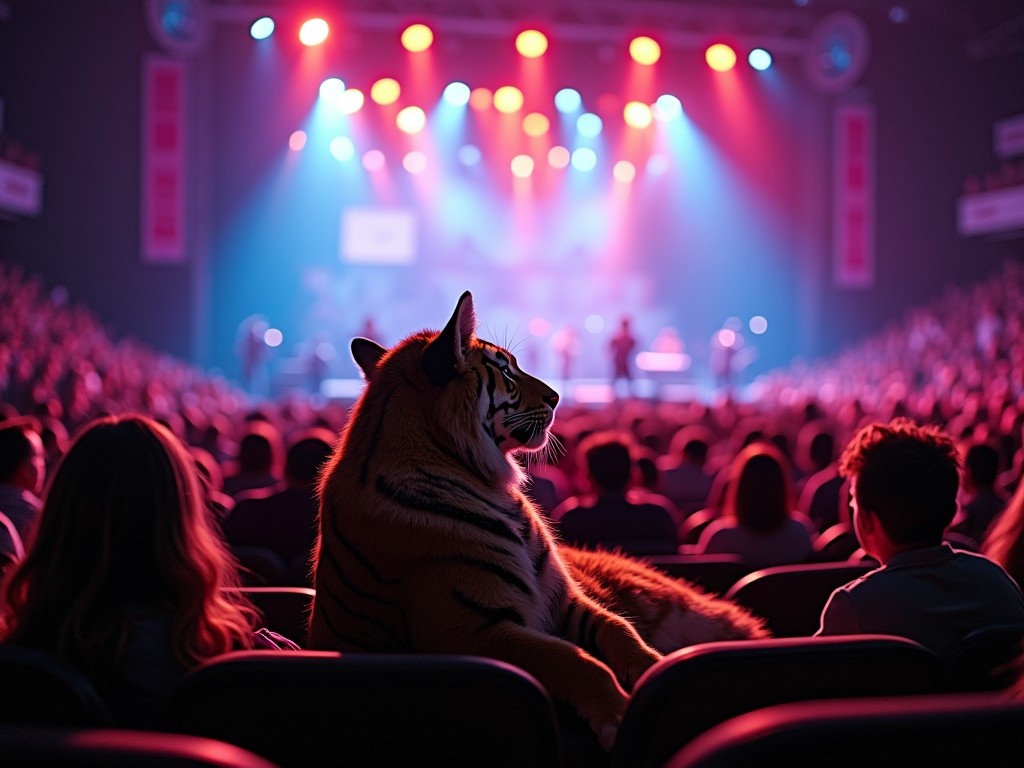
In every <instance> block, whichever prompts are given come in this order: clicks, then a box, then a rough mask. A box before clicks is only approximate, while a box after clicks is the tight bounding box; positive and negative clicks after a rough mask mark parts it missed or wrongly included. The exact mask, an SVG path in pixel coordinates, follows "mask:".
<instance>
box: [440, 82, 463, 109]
mask: <svg viewBox="0 0 1024 768" xmlns="http://www.w3.org/2000/svg"><path fill="white" fill-rule="evenodd" d="M469 94H470V91H469V86H468V85H466V84H465V83H459V82H455V83H448V85H446V86H445V88H444V91H443V92H442V93H441V97H442V98H443V99H444V100H445V101H447V102H448V103H449V104H451V105H452V106H453V107H464V106H466V105H467V104H468V103H469Z"/></svg>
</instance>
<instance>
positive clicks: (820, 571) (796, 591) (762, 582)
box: [725, 562, 877, 637]
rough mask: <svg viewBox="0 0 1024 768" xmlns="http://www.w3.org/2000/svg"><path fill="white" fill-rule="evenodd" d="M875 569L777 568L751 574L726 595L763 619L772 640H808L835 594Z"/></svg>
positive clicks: (861, 564) (804, 565)
mask: <svg viewBox="0 0 1024 768" xmlns="http://www.w3.org/2000/svg"><path fill="white" fill-rule="evenodd" d="M876 567H877V565H875V564H874V563H867V562H858V563H851V562H834V563H800V564H798V565H778V566H775V567H772V568H763V569H761V570H758V571H754V572H753V573H748V574H747V575H746V576H744V577H743V578H741V579H740V580H739V581H737V582H736V583H735V584H734V585H733V586H732V587H731V588H730V589H729V591H728V592H726V593H725V596H726V598H727V599H729V600H735V601H736V602H737V603H739V604H740V605H742V606H744V607H746V608H747V609H748V610H750V611H751V612H752V613H754V614H756V615H757V616H760V617H761V618H763V619H764V620H765V621H766V622H767V624H768V628H769V629H770V630H771V633H772V636H773V637H808V636H810V635H813V634H814V633H815V632H817V631H818V627H819V626H820V621H821V611H822V609H823V608H824V607H825V603H826V602H828V598H829V596H830V595H831V594H832V591H833V590H834V589H836V588H838V587H841V586H843V585H844V584H846V583H847V582H850V581H853V580H854V579H856V578H859V577H860V576H863V575H864V574H865V573H867V572H868V571H870V570H872V569H873V568H876Z"/></svg>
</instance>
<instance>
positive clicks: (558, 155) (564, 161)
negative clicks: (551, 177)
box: [548, 146, 570, 168]
mask: <svg viewBox="0 0 1024 768" xmlns="http://www.w3.org/2000/svg"><path fill="white" fill-rule="evenodd" d="M569 160H570V155H569V150H568V149H566V148H565V147H559V146H554V147H552V148H551V149H549V150H548V165H550V166H551V167H552V168H565V167H566V166H567V165H569Z"/></svg>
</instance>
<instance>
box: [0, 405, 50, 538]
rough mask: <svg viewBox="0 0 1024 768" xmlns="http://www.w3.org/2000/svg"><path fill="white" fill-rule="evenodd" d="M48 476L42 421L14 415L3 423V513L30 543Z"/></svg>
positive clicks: (0, 508) (0, 494)
mask: <svg viewBox="0 0 1024 768" xmlns="http://www.w3.org/2000/svg"><path fill="white" fill-rule="evenodd" d="M45 478H46V450H45V448H44V447H43V439H42V437H41V436H40V434H39V422H38V421H36V420H35V419H34V418H31V417H14V418H10V419H5V420H4V421H2V422H0V513H3V514H4V515H5V516H6V517H7V518H8V519H9V520H10V521H11V522H12V523H13V524H14V527H15V528H16V529H17V531H18V536H19V537H20V538H21V540H22V542H28V541H29V540H30V538H31V534H32V529H33V527H34V526H35V522H36V518H37V517H38V515H39V507H40V506H41V503H42V502H40V500H39V494H40V493H42V490H43V483H44V481H45Z"/></svg>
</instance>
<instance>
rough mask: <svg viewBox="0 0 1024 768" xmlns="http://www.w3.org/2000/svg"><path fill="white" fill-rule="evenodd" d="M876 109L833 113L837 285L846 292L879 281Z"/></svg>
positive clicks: (846, 107)
mask: <svg viewBox="0 0 1024 768" xmlns="http://www.w3.org/2000/svg"><path fill="white" fill-rule="evenodd" d="M874 154H875V110H874V108H873V107H871V106H870V105H868V104H840V105H838V106H837V107H836V112H835V163H834V169H833V188H834V194H833V200H834V202H833V238H834V239H833V280H834V282H835V284H836V285H838V286H841V287H844V288H867V287H870V286H872V285H874V282H875V168H874Z"/></svg>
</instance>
